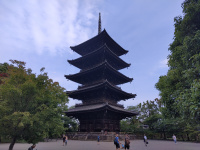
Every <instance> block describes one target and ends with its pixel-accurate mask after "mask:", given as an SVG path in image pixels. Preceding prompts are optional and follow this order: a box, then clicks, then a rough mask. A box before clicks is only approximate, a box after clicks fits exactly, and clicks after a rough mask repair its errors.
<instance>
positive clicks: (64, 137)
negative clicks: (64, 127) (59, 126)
mask: <svg viewBox="0 0 200 150" xmlns="http://www.w3.org/2000/svg"><path fill="white" fill-rule="evenodd" d="M65 140H66V136H65V135H63V146H64V145H65Z"/></svg>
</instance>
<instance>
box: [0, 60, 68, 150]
mask: <svg viewBox="0 0 200 150" xmlns="http://www.w3.org/2000/svg"><path fill="white" fill-rule="evenodd" d="M11 62H12V65H7V69H5V70H4V72H6V74H7V75H8V76H7V77H6V78H5V77H4V78H3V82H2V84H0V96H1V102H0V133H1V135H0V136H6V137H9V138H10V139H11V144H10V146H9V150H12V149H13V147H14V144H15V142H16V140H20V139H23V140H26V141H27V142H29V143H37V142H38V141H40V140H41V139H43V138H44V137H49V136H55V135H60V134H62V133H63V132H64V130H65V129H64V126H63V121H62V120H61V118H62V113H63V111H64V110H66V108H67V106H66V105H65V104H66V103H67V102H68V98H67V96H66V93H65V89H64V88H62V87H61V86H60V85H59V83H57V82H53V80H52V79H49V77H48V76H47V73H44V72H43V71H44V68H42V69H41V74H39V75H38V76H36V75H35V74H33V73H32V70H31V69H26V68H25V63H24V62H21V61H16V60H11ZM1 66H2V65H1ZM0 68H2V67H0ZM1 70H2V69H1ZM0 79H2V77H0Z"/></svg>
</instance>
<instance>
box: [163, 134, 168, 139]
mask: <svg viewBox="0 0 200 150" xmlns="http://www.w3.org/2000/svg"><path fill="white" fill-rule="evenodd" d="M163 133H164V140H166V139H167V138H166V134H165V132H163Z"/></svg>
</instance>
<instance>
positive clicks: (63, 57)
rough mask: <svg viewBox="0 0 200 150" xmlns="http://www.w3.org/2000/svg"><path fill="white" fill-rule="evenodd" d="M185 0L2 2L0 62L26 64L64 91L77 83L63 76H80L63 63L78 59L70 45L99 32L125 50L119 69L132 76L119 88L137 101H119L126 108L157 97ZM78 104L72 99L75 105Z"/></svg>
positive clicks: (15, 0) (0, 13)
mask: <svg viewBox="0 0 200 150" xmlns="http://www.w3.org/2000/svg"><path fill="white" fill-rule="evenodd" d="M182 3H183V0H115V1H113V0H43V1H41V0H29V1H27V0H0V45H1V46H0V63H4V62H8V63H10V62H9V60H10V59H13V60H19V61H24V62H26V67H27V68H31V69H32V70H33V73H36V74H37V75H38V74H39V73H40V69H41V68H42V67H45V72H47V73H48V76H49V77H50V78H51V79H53V81H55V82H59V84H60V85H61V86H62V87H64V88H65V89H66V90H67V91H71V90H76V89H77V87H78V84H77V83H74V82H72V81H69V80H67V79H66V78H65V77H64V75H68V74H74V73H77V72H79V69H78V68H76V67H74V66H72V65H70V64H69V63H68V62H67V60H71V59H76V58H79V57H80V55H78V54H77V53H75V52H73V51H72V50H71V49H70V46H75V45H78V44H80V43H82V42H84V41H87V40H88V39H90V38H92V37H94V36H96V35H97V34H98V18H99V17H98V15H99V12H100V13H101V22H102V30H103V29H106V31H107V32H108V34H109V35H110V36H111V37H112V38H113V39H114V40H115V41H116V42H117V43H118V44H119V45H120V46H122V47H123V48H124V49H126V50H128V51H129V52H128V53H127V54H126V55H123V56H121V58H122V59H123V60H124V61H126V62H127V63H131V66H130V67H129V68H125V69H122V70H120V72H121V73H123V74H124V75H126V76H128V77H131V78H133V79H134V80H133V81H132V82H131V83H126V84H123V85H120V87H121V88H122V89H123V90H124V91H126V92H128V93H133V94H137V96H136V98H134V99H129V100H126V101H120V104H123V105H124V106H125V108H126V107H127V106H135V105H137V104H139V103H142V102H145V101H146V100H154V99H155V98H159V91H158V90H157V89H156V88H155V84H156V83H157V82H158V80H159V77H160V76H162V75H166V74H167V71H168V69H169V68H168V65H167V56H168V55H169V54H170V52H169V51H168V48H169V45H170V43H172V42H173V37H174V17H176V16H183V14H182V8H181V4H182ZM80 102H81V101H78V100H73V99H70V101H69V103H68V105H69V106H73V105H75V104H76V103H80Z"/></svg>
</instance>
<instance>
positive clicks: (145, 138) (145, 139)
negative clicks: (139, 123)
mask: <svg viewBox="0 0 200 150" xmlns="http://www.w3.org/2000/svg"><path fill="white" fill-rule="evenodd" d="M144 144H145V146H147V136H146V135H145V134H144Z"/></svg>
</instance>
